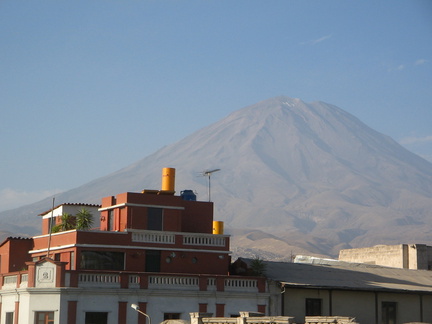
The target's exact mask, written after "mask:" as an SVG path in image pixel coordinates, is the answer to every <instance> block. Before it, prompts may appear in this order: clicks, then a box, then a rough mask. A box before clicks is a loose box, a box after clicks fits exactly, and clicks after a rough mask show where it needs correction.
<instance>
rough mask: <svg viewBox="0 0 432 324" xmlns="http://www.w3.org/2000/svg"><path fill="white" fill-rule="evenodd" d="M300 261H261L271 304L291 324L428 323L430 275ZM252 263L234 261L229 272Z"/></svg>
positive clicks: (245, 270)
mask: <svg viewBox="0 0 432 324" xmlns="http://www.w3.org/2000/svg"><path fill="white" fill-rule="evenodd" d="M303 261H304V262H307V263H287V262H272V261H262V263H263V264H264V268H265V275H266V277H267V278H268V279H269V290H270V291H273V292H274V291H276V290H279V291H280V293H279V294H276V293H274V294H272V302H273V303H276V304H280V305H281V310H280V315H282V316H290V317H293V322H294V323H305V322H308V323H312V322H314V321H313V320H312V318H313V317H316V316H319V317H321V318H320V319H318V320H316V321H315V323H336V322H337V321H336V318H342V317H349V318H355V322H358V323H360V324H402V323H414V322H415V323H419V322H422V323H423V322H425V323H432V271H426V270H408V269H395V268H388V267H381V266H376V265H368V264H360V263H348V262H342V261H337V260H326V259H318V258H310V259H308V258H303ZM253 262H254V260H251V259H243V258H239V259H237V260H236V261H235V262H234V264H233V269H235V271H237V272H238V273H245V274H247V273H250V272H251V269H252V268H253ZM299 262H300V261H299ZM322 317H331V318H328V319H327V320H324V319H323V318H322ZM344 323H346V322H344Z"/></svg>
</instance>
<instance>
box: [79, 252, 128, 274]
mask: <svg viewBox="0 0 432 324" xmlns="http://www.w3.org/2000/svg"><path fill="white" fill-rule="evenodd" d="M124 267H125V265H124V253H123V252H110V251H82V252H81V269H87V270H124Z"/></svg>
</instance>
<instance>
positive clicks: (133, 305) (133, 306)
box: [131, 304, 151, 324]
mask: <svg viewBox="0 0 432 324" xmlns="http://www.w3.org/2000/svg"><path fill="white" fill-rule="evenodd" d="M131 307H132V308H133V309H135V310H136V311H137V312H138V313H140V314H143V315H144V316H145V317H147V318H148V320H149V324H151V319H150V316H148V315H147V314H146V313H144V312H143V311H140V309H139V306H138V305H137V304H132V305H131Z"/></svg>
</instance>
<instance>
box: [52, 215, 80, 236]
mask: <svg viewBox="0 0 432 324" xmlns="http://www.w3.org/2000/svg"><path fill="white" fill-rule="evenodd" d="M74 228H75V217H73V216H72V215H71V214H68V213H63V214H62V215H61V217H60V223H58V224H55V225H54V226H53V227H52V229H51V232H52V233H57V232H62V231H69V230H71V229H74Z"/></svg>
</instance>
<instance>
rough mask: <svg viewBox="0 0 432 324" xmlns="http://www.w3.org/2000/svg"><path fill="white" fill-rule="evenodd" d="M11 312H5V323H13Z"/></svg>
mask: <svg viewBox="0 0 432 324" xmlns="http://www.w3.org/2000/svg"><path fill="white" fill-rule="evenodd" d="M13 316H14V313H13V312H7V313H6V317H5V324H13Z"/></svg>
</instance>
